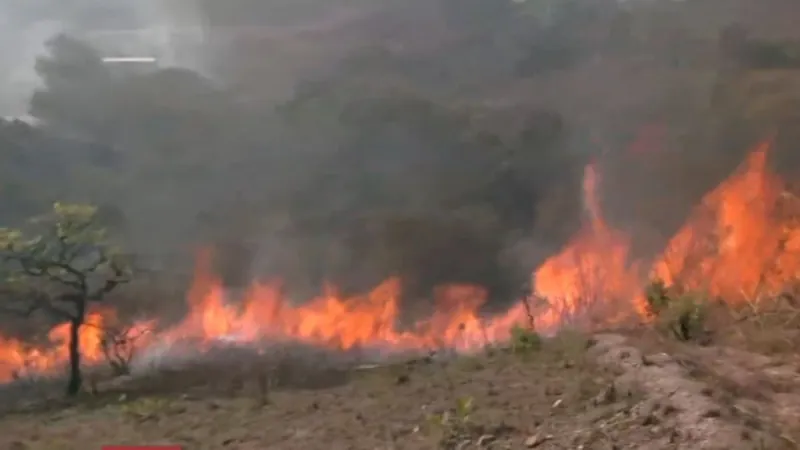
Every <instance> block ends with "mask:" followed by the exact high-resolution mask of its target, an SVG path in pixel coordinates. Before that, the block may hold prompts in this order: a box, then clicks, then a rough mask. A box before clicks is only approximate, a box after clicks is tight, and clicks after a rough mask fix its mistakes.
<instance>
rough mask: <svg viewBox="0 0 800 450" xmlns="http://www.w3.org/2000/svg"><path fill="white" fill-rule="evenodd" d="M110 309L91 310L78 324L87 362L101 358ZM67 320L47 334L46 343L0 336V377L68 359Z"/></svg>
mask: <svg viewBox="0 0 800 450" xmlns="http://www.w3.org/2000/svg"><path fill="white" fill-rule="evenodd" d="M109 314H111V313H110V312H109V313H101V312H96V311H92V312H90V313H89V314H87V316H86V319H85V322H84V324H83V326H82V327H80V328H79V330H78V333H79V343H80V346H79V348H80V352H81V357H82V359H83V361H84V362H86V363H89V364H91V363H97V362H99V361H101V360H102V359H103V350H102V339H103V329H104V325H105V323H106V322H107V317H108V315H109ZM69 327H70V324H69V323H62V324H59V325H56V326H55V327H53V328H52V329H51V330H50V331H49V333H48V334H47V340H48V343H49V345H47V346H43V347H41V348H36V347H32V346H31V345H29V344H26V343H24V342H22V341H20V340H17V339H9V338H2V337H0V380H11V379H13V378H16V377H19V376H26V375H31V374H39V373H47V372H51V371H55V370H57V369H59V368H61V367H62V366H63V365H64V362H65V361H67V360H68V359H69V350H68V344H69Z"/></svg>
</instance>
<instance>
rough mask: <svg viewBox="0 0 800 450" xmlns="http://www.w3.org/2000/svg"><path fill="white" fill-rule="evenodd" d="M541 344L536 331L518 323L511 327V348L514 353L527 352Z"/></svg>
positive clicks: (536, 348) (534, 349) (539, 346)
mask: <svg viewBox="0 0 800 450" xmlns="http://www.w3.org/2000/svg"><path fill="white" fill-rule="evenodd" d="M541 346H542V338H541V337H540V336H539V334H538V333H536V331H534V330H531V329H530V328H524V327H521V326H519V325H517V326H515V327H514V328H512V329H511V349H512V350H513V351H514V352H516V353H529V352H532V351H536V350H538V349H539V348H541Z"/></svg>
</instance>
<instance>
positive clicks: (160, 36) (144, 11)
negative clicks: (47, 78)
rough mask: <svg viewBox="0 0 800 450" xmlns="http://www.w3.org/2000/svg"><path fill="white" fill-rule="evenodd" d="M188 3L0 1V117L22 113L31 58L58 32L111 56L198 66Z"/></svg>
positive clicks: (196, 25)
mask: <svg viewBox="0 0 800 450" xmlns="http://www.w3.org/2000/svg"><path fill="white" fill-rule="evenodd" d="M192 6H193V2H191V1H172V2H163V1H157V0H138V1H137V0H77V1H70V2H63V1H59V0H7V1H3V2H0V41H2V42H3V45H0V116H24V115H25V114H26V113H27V110H28V102H29V100H30V96H31V94H32V93H33V91H34V90H35V89H36V87H37V86H38V85H39V83H40V80H39V78H38V76H37V74H36V71H35V67H34V66H35V62H36V58H37V57H38V56H40V55H42V54H43V52H44V51H45V47H44V44H45V43H46V42H47V41H48V40H49V39H51V38H52V37H54V36H55V35H57V34H59V33H62V32H66V33H69V34H71V35H74V36H75V37H78V38H81V39H84V40H86V41H88V42H89V43H90V44H92V45H93V46H96V47H99V50H100V51H101V52H108V53H111V55H110V56H155V57H157V58H159V60H160V62H162V63H163V64H165V65H181V66H188V67H190V68H193V69H200V68H201V67H200V65H201V62H202V59H201V58H199V57H198V56H199V55H201V54H202V49H201V46H200V45H201V43H202V34H203V33H202V27H201V22H200V21H199V20H198V18H197V14H196V13H195V10H194V8H193V7H192ZM133 53H153V55H145V54H133Z"/></svg>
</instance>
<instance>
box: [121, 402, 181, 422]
mask: <svg viewBox="0 0 800 450" xmlns="http://www.w3.org/2000/svg"><path fill="white" fill-rule="evenodd" d="M125 400H126V398H125V397H121V401H125ZM168 407H169V402H168V401H167V400H166V399H162V398H140V399H138V400H134V401H130V402H125V403H123V404H122V412H123V413H124V414H125V415H126V416H128V417H130V418H132V419H134V420H137V421H142V422H143V421H146V420H150V419H155V418H156V417H158V416H159V415H160V414H161V413H163V412H164V411H165V410H167V409H168Z"/></svg>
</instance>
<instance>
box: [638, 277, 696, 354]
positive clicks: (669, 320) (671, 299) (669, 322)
mask: <svg viewBox="0 0 800 450" xmlns="http://www.w3.org/2000/svg"><path fill="white" fill-rule="evenodd" d="M673 290H674V289H673ZM646 300H647V306H648V309H649V312H650V314H651V315H652V316H653V317H655V320H656V325H657V326H658V327H659V328H660V329H661V330H662V331H664V332H666V333H667V334H668V335H670V336H671V337H674V338H675V339H678V340H680V341H690V340H696V339H699V338H702V337H704V336H705V331H706V330H705V328H704V327H705V319H706V317H707V314H706V310H707V307H708V304H707V301H705V300H704V299H703V298H702V297H701V296H698V295H697V294H691V293H678V294H675V293H673V292H672V290H670V289H669V288H668V287H667V286H666V285H665V284H664V282H663V281H661V280H655V281H653V282H652V283H651V284H650V285H649V286H648V289H647V292H646Z"/></svg>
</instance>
